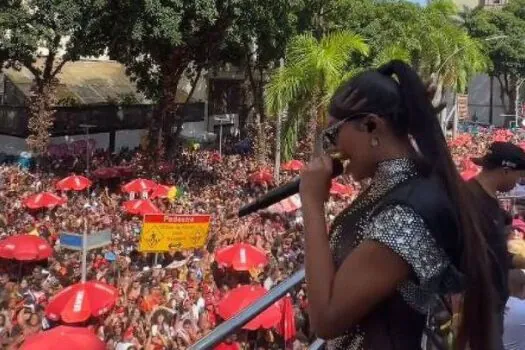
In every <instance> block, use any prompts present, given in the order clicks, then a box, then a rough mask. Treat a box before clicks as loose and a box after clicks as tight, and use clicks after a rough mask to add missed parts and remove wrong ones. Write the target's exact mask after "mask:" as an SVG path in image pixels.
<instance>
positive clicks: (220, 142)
mask: <svg viewBox="0 0 525 350" xmlns="http://www.w3.org/2000/svg"><path fill="white" fill-rule="evenodd" d="M219 125H220V126H219V155H221V156H222V120H220V121H219Z"/></svg>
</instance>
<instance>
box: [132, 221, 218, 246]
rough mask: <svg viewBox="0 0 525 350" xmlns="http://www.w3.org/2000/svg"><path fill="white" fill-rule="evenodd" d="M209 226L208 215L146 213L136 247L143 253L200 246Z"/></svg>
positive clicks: (206, 239)
mask: <svg viewBox="0 0 525 350" xmlns="http://www.w3.org/2000/svg"><path fill="white" fill-rule="evenodd" d="M209 227H210V215H164V214H147V215H145V216H144V224H143V226H142V233H141V235H140V241H139V247H138V248H139V251H140V252H144V253H161V252H168V251H170V250H185V249H194V248H202V247H204V246H205V245H206V243H207V241H208V230H209Z"/></svg>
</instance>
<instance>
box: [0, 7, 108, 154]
mask: <svg viewBox="0 0 525 350" xmlns="http://www.w3.org/2000/svg"><path fill="white" fill-rule="evenodd" d="M104 3H105V2H104V1H103V0H26V1H22V0H7V1H6V2H5V3H4V6H5V8H3V9H2V11H1V13H0V66H2V67H12V68H14V69H21V68H22V67H25V68H26V69H28V70H29V71H30V72H31V73H32V74H33V75H34V82H33V86H32V96H30V97H29V99H28V107H29V117H30V119H29V125H28V127H29V130H30V134H31V135H30V137H29V138H28V144H29V146H30V148H31V149H33V150H34V151H35V152H37V153H42V152H44V151H45V150H46V148H47V145H48V143H49V136H50V129H51V127H52V126H53V121H54V111H53V107H54V104H55V102H56V101H55V96H54V95H55V89H56V86H57V84H58V79H57V75H58V74H59V73H60V71H61V69H62V67H63V66H64V64H65V63H66V62H68V61H74V60H78V59H79V58H80V57H81V56H90V55H96V56H98V55H100V54H102V53H103V52H104V43H103V41H102V40H101V37H100V36H97V35H96V32H97V31H96V29H97V25H98V23H99V22H98V21H97V18H98V17H99V16H100V14H101V13H102V12H103V8H104Z"/></svg>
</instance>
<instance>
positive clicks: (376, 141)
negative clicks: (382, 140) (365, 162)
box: [370, 137, 379, 148]
mask: <svg viewBox="0 0 525 350" xmlns="http://www.w3.org/2000/svg"><path fill="white" fill-rule="evenodd" d="M370 146H371V147H372V148H376V147H377V146H379V139H378V138H377V137H373V138H372V140H370Z"/></svg>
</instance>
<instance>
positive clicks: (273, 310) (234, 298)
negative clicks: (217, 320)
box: [217, 286, 281, 331]
mask: <svg viewBox="0 0 525 350" xmlns="http://www.w3.org/2000/svg"><path fill="white" fill-rule="evenodd" d="M265 294H266V289H264V288H263V287H261V286H241V287H237V288H235V289H233V290H231V291H230V292H228V293H227V294H226V295H225V296H224V298H223V299H222V300H221V301H220V302H219V304H218V305H217V313H218V314H219V316H221V317H222V318H223V319H225V320H228V319H230V318H232V317H233V316H235V315H236V314H238V313H239V312H240V311H242V310H243V309H245V308H246V307H248V306H250V305H251V304H253V303H254V302H255V301H256V300H258V299H259V298H261V297H262V296H264V295H265ZM280 320H281V309H280V306H279V302H276V303H274V304H272V305H271V306H270V307H268V308H267V309H266V310H264V311H263V312H262V313H261V314H259V315H258V316H257V317H255V318H254V319H253V320H251V321H250V322H248V323H247V324H246V325H244V326H243V327H242V328H244V329H248V330H251V331H255V330H257V329H259V328H266V329H268V328H271V327H273V326H275V325H277V324H278V323H279V321H280Z"/></svg>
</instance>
